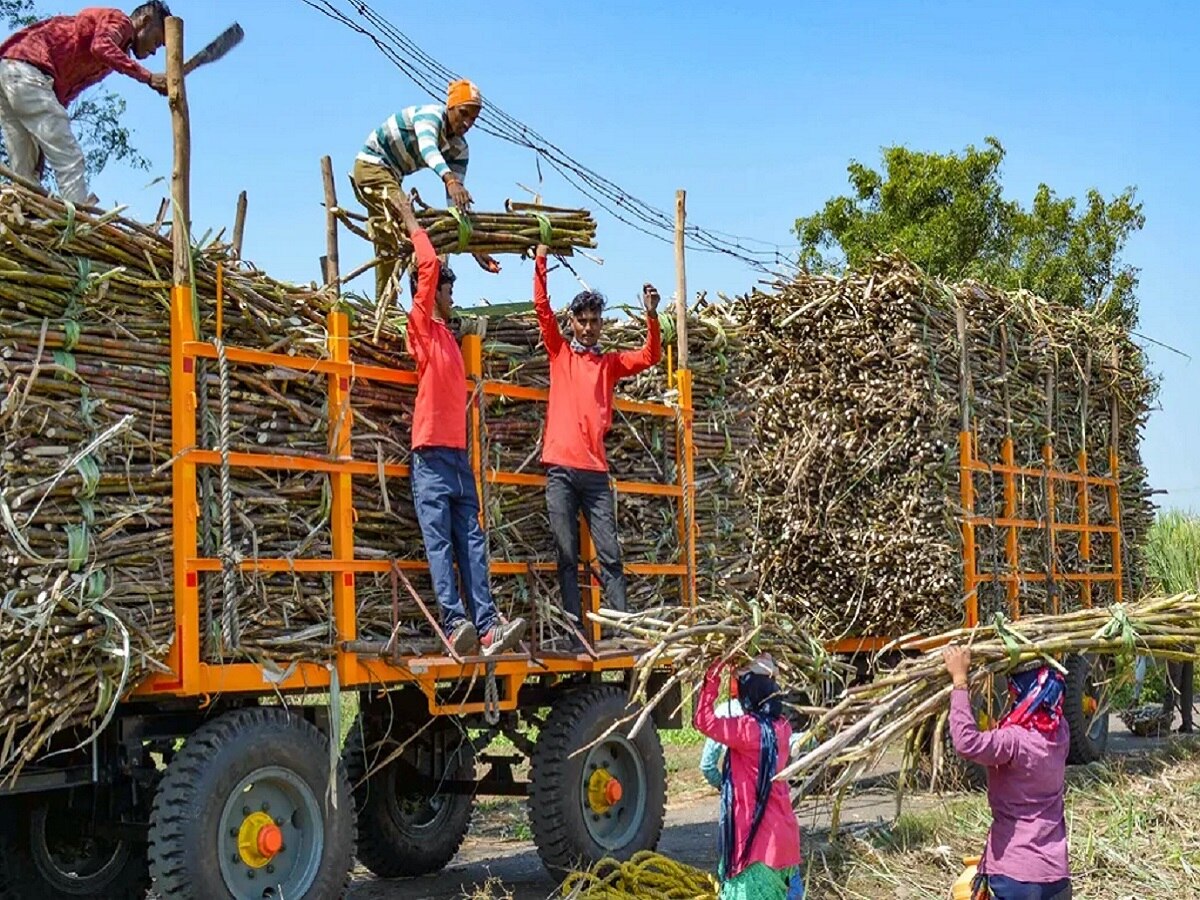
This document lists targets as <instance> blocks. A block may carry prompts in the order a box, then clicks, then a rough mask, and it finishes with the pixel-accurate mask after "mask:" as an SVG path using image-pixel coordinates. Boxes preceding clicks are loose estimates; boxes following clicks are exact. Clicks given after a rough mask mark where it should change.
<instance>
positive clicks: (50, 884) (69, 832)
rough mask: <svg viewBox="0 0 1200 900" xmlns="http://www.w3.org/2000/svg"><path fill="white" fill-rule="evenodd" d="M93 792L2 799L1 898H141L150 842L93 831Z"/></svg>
mask: <svg viewBox="0 0 1200 900" xmlns="http://www.w3.org/2000/svg"><path fill="white" fill-rule="evenodd" d="M92 796H93V794H92V791H91V790H77V791H73V792H55V793H53V794H45V795H42V796H38V797H34V798H33V799H32V800H26V799H25V798H14V799H10V800H7V801H5V802H4V803H3V804H0V819H2V821H0V900H67V898H80V897H93V898H96V900H141V898H143V897H145V896H146V888H147V887H149V885H150V873H149V871H148V869H147V867H146V846H145V844H142V843H137V842H134V841H129V840H125V839H122V838H106V837H102V836H99V835H94V834H91V833H89V831H88V830H87V829H85V828H82V827H81V825H86V824H87V823H90V822H91V821H92Z"/></svg>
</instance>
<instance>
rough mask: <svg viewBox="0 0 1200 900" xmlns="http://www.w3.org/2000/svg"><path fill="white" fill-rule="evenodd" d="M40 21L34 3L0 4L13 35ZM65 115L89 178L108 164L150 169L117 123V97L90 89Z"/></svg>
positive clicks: (12, 0)
mask: <svg viewBox="0 0 1200 900" xmlns="http://www.w3.org/2000/svg"><path fill="white" fill-rule="evenodd" d="M44 17H45V16H44V15H42V14H41V13H39V12H38V10H37V8H36V7H35V6H34V0H0V19H2V20H3V21H4V22H5V23H7V25H8V27H9V28H10V29H12V30H13V31H16V30H18V29H20V28H24V27H25V26H26V25H31V24H33V23H34V22H36V21H38V20H39V19H42V18H44ZM69 112H70V114H71V123H72V125H73V127H74V130H75V137H76V138H77V139H78V140H79V144H80V146H81V147H83V155H84V159H85V161H86V163H87V171H88V174H89V175H95V174H96V173H97V172H99V171H101V170H102V169H104V167H105V166H107V165H108V164H109V163H111V162H120V163H125V164H126V165H128V166H131V167H132V168H134V169H141V170H143V171H144V170H148V169H149V168H150V163H149V161H148V160H147V159H146V158H145V157H144V156H142V155H141V154H140V153H138V151H137V149H136V148H135V147H134V146H133V143H132V137H133V133H132V132H131V131H130V130H129V129H128V128H127V127H125V125H123V124H122V122H121V120H122V118H123V117H124V115H125V101H124V100H123V99H122V98H121V97H120V96H118V95H117V94H114V93H113V92H112V91H109V90H106V89H104V88H103V87H98V88H94V89H92V90H91V91H88V92H86V93H85V94H84V95H83V96H82V97H80V98H79V99H78V100H76V101H75V102H74V103H72V104H71V108H70V110H69ZM0 158H2V159H3V160H4V162H5V163H7V162H8V151H7V149H4V148H3V146H2V145H0Z"/></svg>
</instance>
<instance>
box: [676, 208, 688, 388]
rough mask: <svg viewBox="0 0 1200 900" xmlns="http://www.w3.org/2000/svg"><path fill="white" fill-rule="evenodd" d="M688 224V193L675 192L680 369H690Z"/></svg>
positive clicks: (677, 318) (677, 317)
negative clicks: (685, 257) (685, 249)
mask: <svg viewBox="0 0 1200 900" xmlns="http://www.w3.org/2000/svg"><path fill="white" fill-rule="evenodd" d="M686 224H687V191H683V190H679V191H676V192H675V326H676V332H677V333H678V338H679V353H678V356H679V361H678V363H677V365H678V367H679V368H681V369H686V368H687V367H688V341H687V300H688V293H687V268H686V267H685V265H684V260H683V239H684V226H685V225H686Z"/></svg>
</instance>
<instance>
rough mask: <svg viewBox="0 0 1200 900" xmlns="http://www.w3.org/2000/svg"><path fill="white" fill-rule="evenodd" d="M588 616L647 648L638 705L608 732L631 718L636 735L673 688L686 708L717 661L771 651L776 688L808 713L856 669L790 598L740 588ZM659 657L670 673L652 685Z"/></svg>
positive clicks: (638, 678)
mask: <svg viewBox="0 0 1200 900" xmlns="http://www.w3.org/2000/svg"><path fill="white" fill-rule="evenodd" d="M589 615H590V617H591V618H592V619H593V620H595V621H597V622H599V623H601V624H602V625H603V626H605V627H606V628H610V629H612V630H613V631H615V632H621V633H624V634H626V635H628V636H629V637H631V638H633V639H635V640H637V641H638V642H640V643H641V644H642V646H643V647H644V648H645V650H644V651H643V653H642V654H641V656H640V657H639V659H638V662H637V666H636V667H635V670H634V681H633V684H632V686H631V689H630V697H631V699H632V700H634V701H635V702H636V703H637V704H638V705H639V706H638V709H637V710H636V711H635V712H633V713H631V715H630V716H629V717H627V718H626V719H623V720H621V721H620V722H617V723H614V724H613V726H612V729H610V730H615V729H616V728H617V727H619V726H621V725H623V724H626V723H628V722H630V721H632V722H634V727H633V729H632V730H631V734H636V733H637V729H640V728H641V727H643V726H644V725H645V723H646V722H647V721H648V720H649V719H650V716H651V713H652V712H653V711H654V709H655V708H656V707H657V706H658V705H659V704H660V703H661V702H663V700H664V698H666V697H667V696H669V695H670V693H671V691H673V690H674V689H675V688H676V687H678V688H679V689H680V690H681V692H682V694H681V696H682V699H681V701H680V706H681V707H683V706H685V705H686V704H687V702H688V700H689V698H692V697H693V696H694V695H695V694H696V693H697V692H698V691H699V689H700V686H701V684H702V683H703V680H704V673H705V672H706V671H707V670H708V667H709V666H710V665H711V664H712V663H713V662H714V661H716V660H723V661H726V662H729V663H732V664H734V665H735V666H736V665H740V664H742V663H744V662H746V661H747V660H749V659H751V658H753V657H754V656H757V655H758V654H760V653H764V652H765V653H770V654H771V656H772V657H773V658H774V660H775V662H776V664H777V665H778V667H779V676H778V681H779V684H780V687H781V689H782V690H783V691H784V692H785V694H786V695H787V699H788V705H789V708H790V709H791V710H792V711H793V712H795V713H811V712H813V711H814V710H815V709H816V708H817V707H818V706H819V704H821V703H822V701H823V700H824V699H825V698H826V697H827V696H828V695H829V694H830V691H831V690H832V689H833V687H834V686H836V685H838V684H840V683H844V682H846V681H847V680H848V679H849V678H850V677H851V675H852V673H853V669H852V668H851V667H849V666H848V665H847V664H846V663H845V662H843V661H840V660H838V659H837V658H836V657H834V656H833V655H831V654H830V653H829V652H828V651H827V650H826V647H825V644H824V642H823V640H822V639H821V638H820V637H819V636H820V634H821V633H822V631H824V630H825V629H823V628H822V627H821V624H820V623H819V622H816V621H812V620H807V621H805V620H801V619H799V618H797V617H796V616H794V615H793V614H792V612H791V610H790V608H789V605H788V604H786V603H783V602H779V601H778V600H775V599H772V598H770V597H764V598H762V599H758V598H754V597H748V596H746V595H745V594H743V593H741V592H738V593H736V594H730V595H727V596H726V597H725V598H724V599H720V600H701V601H700V602H698V603H697V604H696V605H694V606H692V607H680V606H662V607H659V608H657V609H646V610H641V611H638V612H624V613H623V612H617V611H615V610H611V609H601V610H599V611H598V612H596V613H591V614H589ZM663 663H670V677H669V678H668V679H666V681H665V682H662V683H660V684H657V685H656V686H655V689H654V690H651V680H650V679H651V676H652V675H653V674H654V673H655V670H656V668H657V667H659V666H661V665H662V664H663Z"/></svg>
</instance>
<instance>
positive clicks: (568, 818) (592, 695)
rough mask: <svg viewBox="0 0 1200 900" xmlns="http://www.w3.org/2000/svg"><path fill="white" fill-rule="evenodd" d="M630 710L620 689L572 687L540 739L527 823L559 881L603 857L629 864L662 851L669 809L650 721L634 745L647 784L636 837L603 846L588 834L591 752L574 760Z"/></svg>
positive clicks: (660, 757)
mask: <svg viewBox="0 0 1200 900" xmlns="http://www.w3.org/2000/svg"><path fill="white" fill-rule="evenodd" d="M629 712H630V710H629V709H628V707H627V706H626V698H625V691H624V689H623V688H621V687H618V686H616V685H587V686H584V687H579V688H575V689H573V690H571V691H569V692H567V693H564V694H563V695H562V696H560V697H559V698H558V699H557V700H556V701H555V702H554V705H553V706H552V707H551V709H550V715H549V717H548V718H547V719H546V724H545V726H544V727H543V728H542V729H541V733H540V734H539V735H538V740H537V744H536V745H535V746H534V753H533V759H532V761H531V762H532V765H531V772H530V777H531V783H530V788H529V824H530V828H531V830H532V831H533V840H534V843H535V844H537V850H538V855H539V856H540V857H541V859H542V864H543V865H545V867H546V869H547V871H549V872H550V874H551V875H553V876H554V877H555V878H557V879H558V880H560V881H561V880H562V879H563V878H565V877H566V876H567V874H568V873H569V872H571V871H572V870H574V869H576V868H586V867H588V866H591V865H592V864H594V863H596V862H598V861H599V860H600V859H602V858H604V857H606V856H609V857H613V858H615V859H618V860H628V859H630V858H631V857H632V856H633V855H634V854H635V853H637V852H639V851H641V850H653V849H654V848H655V847H656V846H657V845H658V839H659V836H660V835H661V834H662V828H663V815H664V811H665V808H666V793H667V767H666V763H665V761H664V759H663V750H662V744H661V743H660V742H659V738H658V730H657V729H656V728H655V727H654V724H653V722H649V721H648V722H646V724H645V725H644V726H643V727H642V730H641V731H640V732H639V733H638V735H637V737H636V738H634V739H633V740H632V745H633V746H634V747H635V748H636V750H637V752H638V754H639V756H640V760H641V763H642V767H643V770H644V773H645V781H646V784H645V788H646V803H645V808H644V810H643V815H642V820H641V822H640V823H638V825H637V829H636V832H635V833H634V834H633V835H632V837H631V838H630V839H629V840H628V841H627V842H626V843H625V844H624V845H623V846H621V847H616V848H605V847H603V846H601V845H600V844H599V843H598V842H597V841H596V840H595V839H594V838H593V837H592V836H591V835H590V834H589V833H588V829H587V826H586V824H585V822H584V818H583V815H584V814H583V810H582V807H581V803H582V795H581V790H582V783H583V770H584V761H585V757H586V754H583V753H580V754H578V755H576V756H572V754H574V753H575V752H576V751H577V750H580V749H581V748H583V747H586V746H588V745H589V744H591V743H592V742H593V741H594V740H596V739H597V738H598V737H599V736H600V735H601V734H603V733H604V732H605V731H606V730H607V729H608V728H609V727H610V726H611V725H612V723H613V722H614V721H616V720H617V719H621V718H625V717H626V716H628V714H629ZM632 727H633V723H632V722H629V723H627V724H626V725H624V726H623V727H622V728H621V729H620V730H619V733H620V734H623V735H625V736H626V737H628V734H629V731H630V730H631V729H632Z"/></svg>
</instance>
